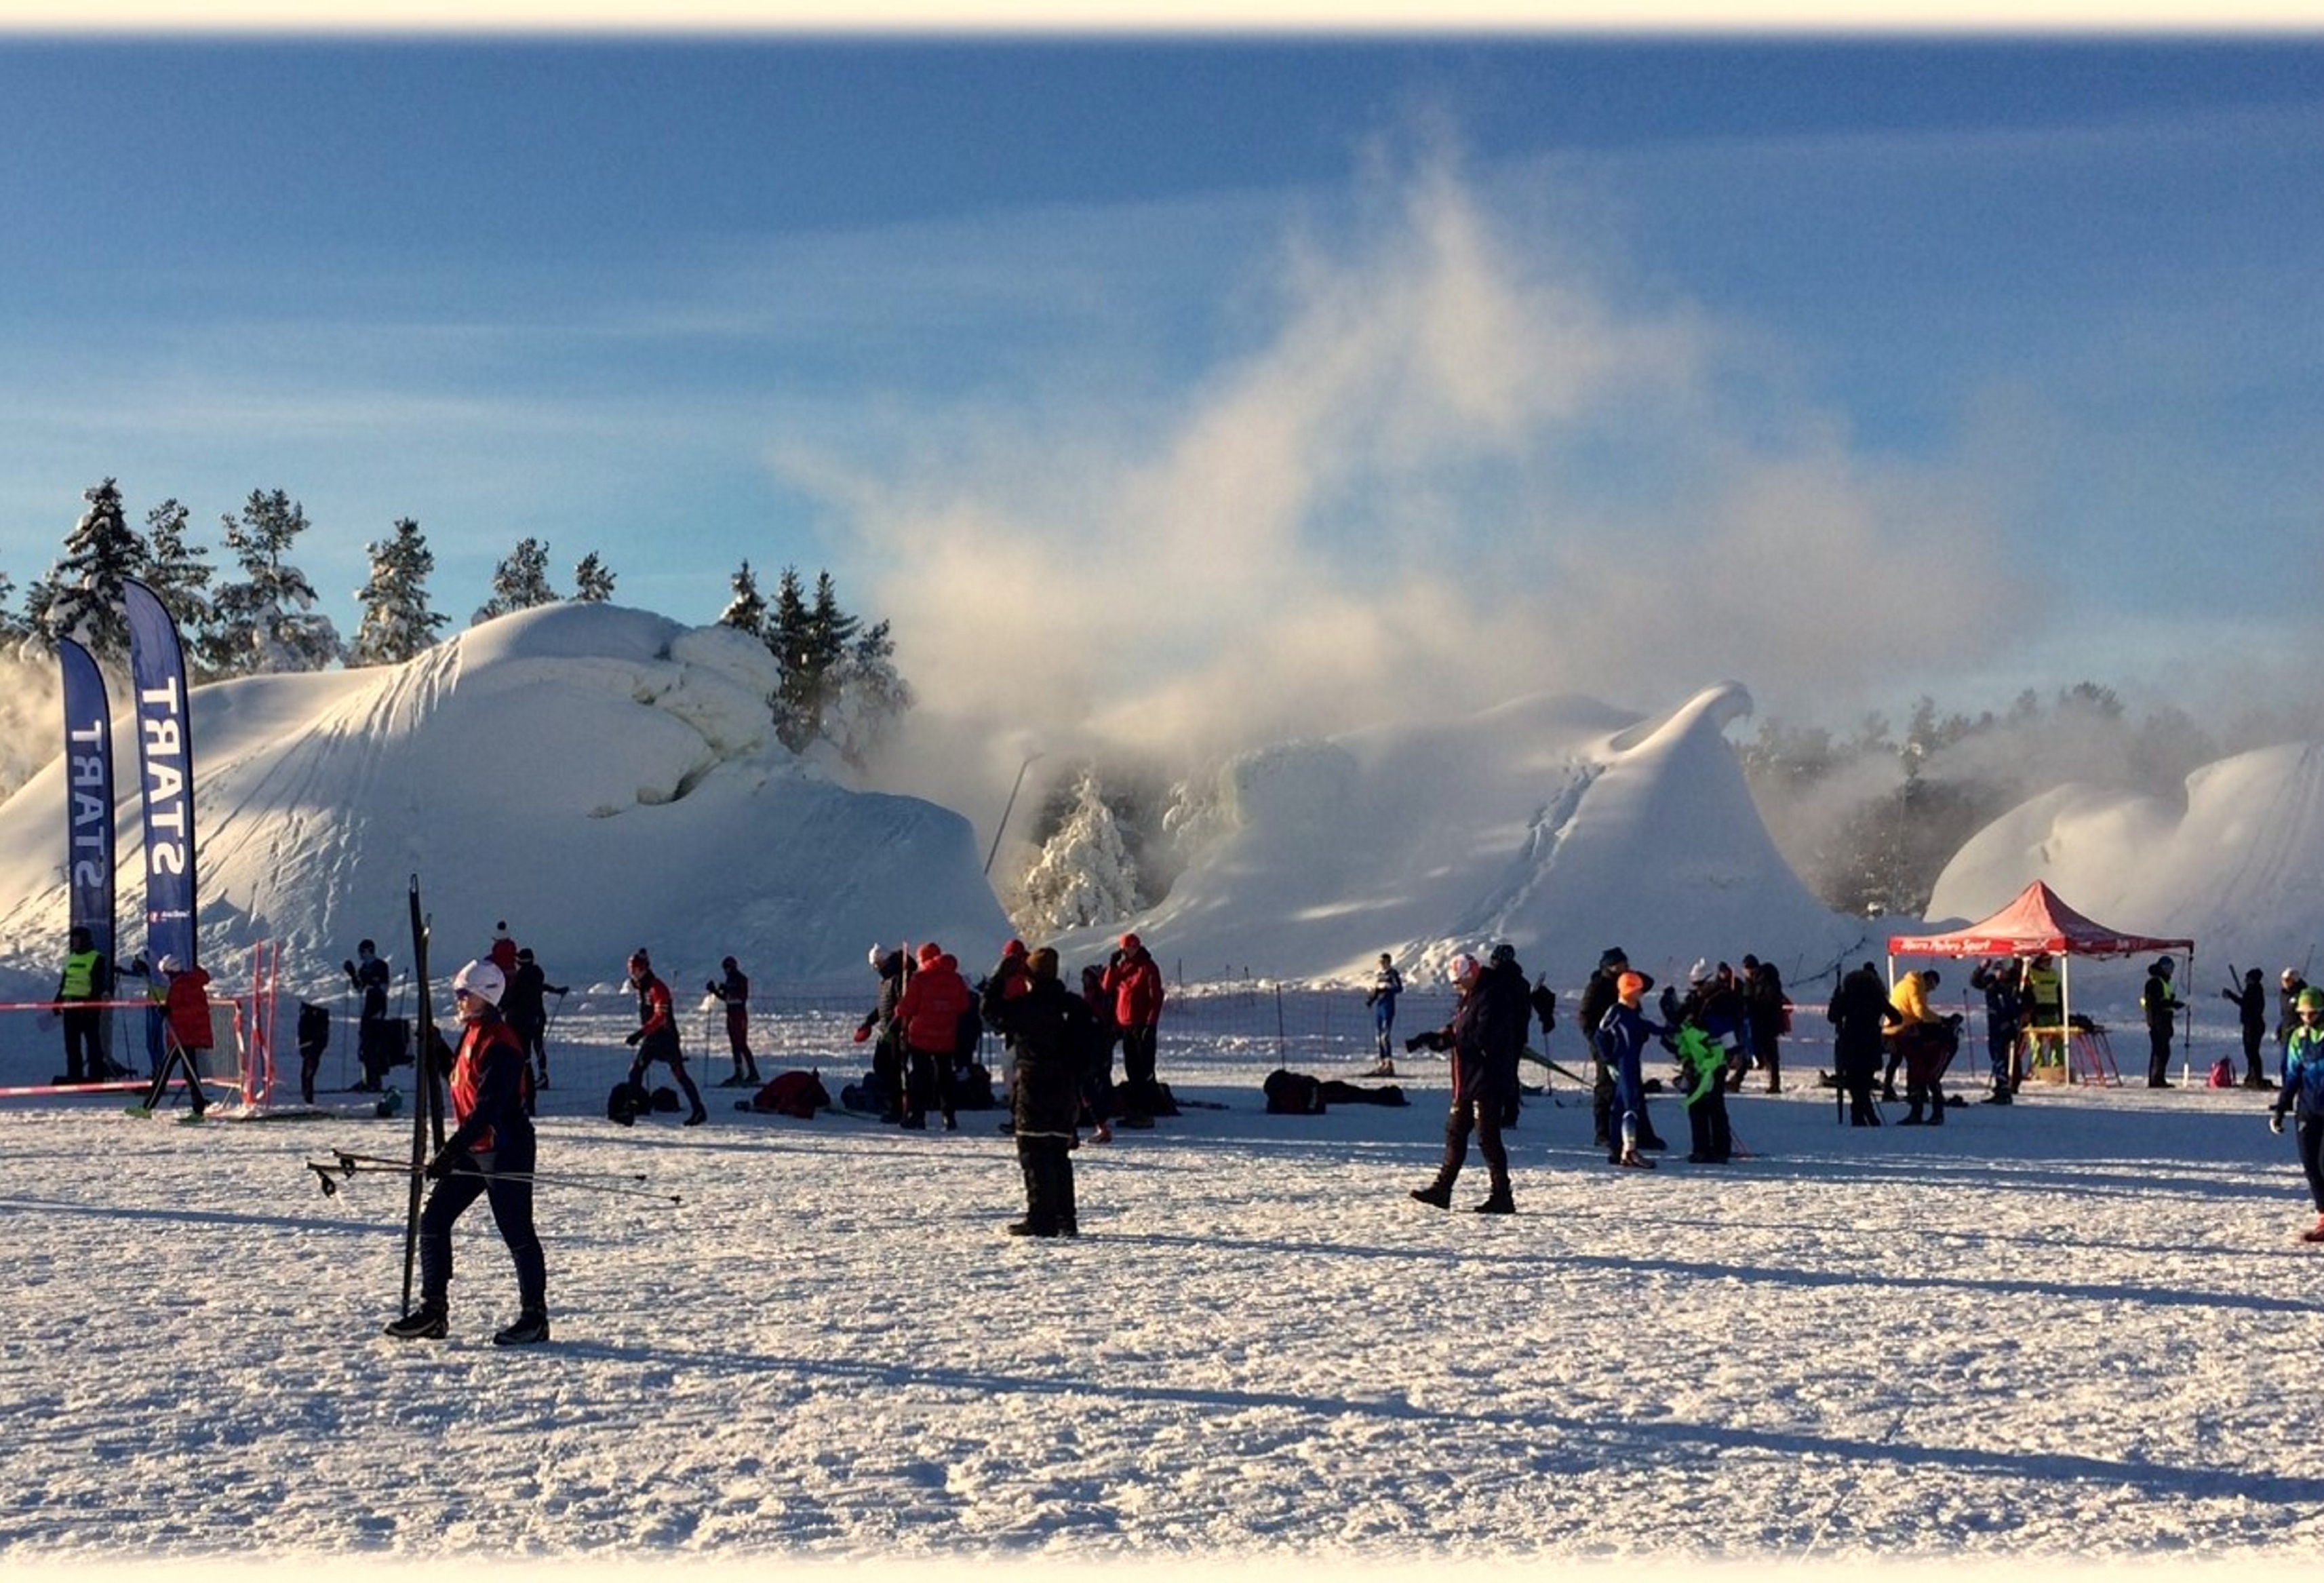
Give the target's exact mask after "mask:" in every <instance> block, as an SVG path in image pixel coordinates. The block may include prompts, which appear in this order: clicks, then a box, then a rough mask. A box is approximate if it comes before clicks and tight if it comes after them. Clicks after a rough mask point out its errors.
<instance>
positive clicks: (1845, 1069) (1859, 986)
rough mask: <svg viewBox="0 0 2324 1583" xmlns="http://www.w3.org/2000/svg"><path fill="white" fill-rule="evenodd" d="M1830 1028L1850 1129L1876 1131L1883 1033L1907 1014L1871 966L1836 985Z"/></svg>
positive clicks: (1828, 1014) (1858, 970) (1832, 1000)
mask: <svg viewBox="0 0 2324 1583" xmlns="http://www.w3.org/2000/svg"><path fill="white" fill-rule="evenodd" d="M1824 1015H1825V1017H1826V1018H1827V1019H1829V1020H1830V1022H1831V1025H1832V1040H1831V1054H1832V1065H1833V1066H1834V1068H1836V1070H1835V1072H1834V1074H1833V1075H1834V1076H1835V1077H1836V1078H1838V1080H1839V1082H1840V1087H1841V1088H1845V1089H1846V1090H1847V1091H1848V1105H1849V1115H1848V1119H1849V1125H1850V1126H1860V1127H1877V1126H1878V1125H1880V1112H1879V1110H1878V1109H1877V1107H1875V1106H1874V1105H1873V1103H1872V1080H1873V1078H1875V1077H1876V1076H1877V1074H1878V1073H1879V1070H1880V1053H1881V1052H1880V1034H1881V1031H1882V1030H1883V1029H1885V1028H1886V1027H1887V1026H1889V1025H1890V1024H1891V1023H1899V1024H1901V1023H1903V1022H1904V1014H1903V1013H1902V1012H1900V1011H1898V1010H1897V1009H1896V1008H1895V1006H1893V1005H1891V1004H1888V990H1887V987H1886V986H1885V985H1883V984H1882V983H1881V982H1880V974H1879V972H1878V970H1877V969H1876V968H1875V967H1873V966H1872V964H1871V963H1869V962H1867V963H1865V964H1864V965H1863V966H1862V967H1858V968H1857V969H1856V970H1855V971H1854V972H1852V973H1850V974H1849V975H1848V976H1847V977H1844V978H1842V979H1841V980H1840V982H1839V983H1838V984H1836V985H1834V986H1832V991H1831V1005H1830V1007H1828V1008H1827V1009H1826V1011H1825V1013H1824Z"/></svg>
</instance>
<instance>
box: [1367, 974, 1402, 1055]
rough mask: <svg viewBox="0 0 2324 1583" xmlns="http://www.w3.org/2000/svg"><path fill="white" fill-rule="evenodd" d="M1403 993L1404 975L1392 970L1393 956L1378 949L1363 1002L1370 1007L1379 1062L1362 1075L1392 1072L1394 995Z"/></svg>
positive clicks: (1394, 1015)
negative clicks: (1376, 965) (1375, 964)
mask: <svg viewBox="0 0 2324 1583" xmlns="http://www.w3.org/2000/svg"><path fill="white" fill-rule="evenodd" d="M1403 993H1404V975H1403V974H1401V973H1399V972H1397V970H1396V958H1393V957H1391V956H1389V955H1388V953H1387V952H1386V951H1382V952H1381V953H1380V956H1379V968H1378V969H1377V970H1375V971H1374V972H1373V974H1372V986H1371V989H1370V990H1369V993H1367V994H1366V995H1365V996H1364V1004H1366V1005H1368V1006H1369V1007H1370V1008H1371V1011H1372V1044H1373V1046H1374V1047H1375V1049H1376V1050H1377V1051H1378V1052H1379V1064H1377V1065H1376V1066H1374V1067H1373V1068H1372V1069H1371V1070H1370V1071H1369V1072H1367V1073H1365V1074H1364V1075H1365V1076H1366V1077H1372V1078H1392V1077H1394V1076H1396V1038H1395V1034H1396V997H1397V995H1402V994H1403Z"/></svg>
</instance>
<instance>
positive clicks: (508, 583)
mask: <svg viewBox="0 0 2324 1583" xmlns="http://www.w3.org/2000/svg"><path fill="white" fill-rule="evenodd" d="M556 603H557V590H556V589H554V588H550V587H549V546H548V544H546V543H545V542H542V541H540V540H539V539H535V538H531V537H530V536H528V537H526V538H523V539H520V540H518V541H517V546H516V548H515V549H513V550H512V551H509V555H508V559H507V560H503V561H502V562H501V563H500V565H498V566H496V567H494V568H493V597H491V598H489V599H487V600H485V601H484V604H483V605H481V606H478V607H477V610H476V613H475V615H474V616H470V617H469V618H468V625H470V626H482V625H484V623H485V622H487V621H490V620H492V619H493V617H494V616H507V615H510V614H512V613H513V612H515V611H518V610H531V609H536V608H538V607H539V606H542V605H554V604H556Z"/></svg>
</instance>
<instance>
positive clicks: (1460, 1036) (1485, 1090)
mask: <svg viewBox="0 0 2324 1583" xmlns="http://www.w3.org/2000/svg"><path fill="white" fill-rule="evenodd" d="M1509 965H1510V966H1511V967H1515V966H1516V963H1515V958H1514V956H1512V958H1511V961H1510V964H1509ZM1452 986H1453V989H1454V992H1455V993H1456V994H1458V995H1460V997H1461V1001H1460V1005H1459V1006H1458V1008H1457V1009H1455V1010H1454V1012H1453V1014H1452V1030H1451V1032H1452V1110H1451V1112H1450V1113H1449V1114H1448V1115H1447V1116H1445V1119H1444V1158H1443V1162H1442V1163H1441V1164H1439V1165H1438V1166H1437V1168H1436V1180H1434V1181H1432V1182H1430V1183H1429V1184H1428V1185H1427V1186H1426V1187H1425V1188H1415V1189H1413V1190H1412V1196H1413V1197H1414V1198H1416V1199H1418V1200H1420V1202H1422V1203H1424V1204H1433V1205H1434V1206H1435V1207H1436V1208H1439V1209H1449V1208H1452V1183H1453V1182H1454V1181H1455V1180H1458V1179H1459V1177H1460V1175H1461V1167H1462V1164H1464V1163H1465V1162H1467V1160H1468V1158H1469V1134H1470V1133H1471V1131H1474V1132H1475V1133H1476V1134H1477V1152H1478V1153H1480V1154H1482V1155H1483V1156H1484V1157H1485V1170H1486V1171H1488V1172H1489V1175H1490V1181H1491V1189H1490V1191H1489V1192H1488V1193H1487V1195H1486V1197H1485V1199H1484V1200H1483V1202H1481V1203H1478V1204H1474V1205H1471V1208H1473V1209H1474V1210H1475V1211H1476V1212H1477V1213H1478V1214H1480V1215H1514V1214H1516V1213H1517V1203H1516V1200H1515V1199H1513V1198H1512V1196H1511V1195H1510V1192H1509V1153H1508V1149H1507V1148H1506V1147H1505V1146H1503V1144H1502V1143H1501V1110H1502V1106H1504V1105H1506V1104H1507V1103H1508V1095H1507V1093H1506V1091H1505V1089H1504V1086H1503V1084H1504V1072H1503V1063H1504V1060H1505V1059H1506V1060H1507V1062H1508V1073H1507V1076H1508V1078H1511V1079H1513V1078H1514V1077H1515V1073H1516V1057H1515V1056H1514V1054H1508V1055H1507V1056H1506V1057H1505V1054H1504V1052H1507V1051H1514V1050H1515V1049H1516V1048H1517V1047H1518V1046H1521V1045H1523V1044H1524V1042H1525V1030H1526V1020H1527V1019H1528V1018H1529V1017H1531V1015H1532V1014H1533V1008H1532V1007H1531V1006H1530V1005H1528V1004H1526V981H1525V974H1524V972H1523V970H1522V969H1519V970H1518V971H1517V972H1516V974H1515V975H1514V977H1512V976H1511V975H1509V974H1506V973H1499V972H1493V971H1489V970H1487V969H1486V968H1484V967H1480V966H1479V965H1478V963H1477V958H1474V957H1472V956H1471V955H1470V954H1469V953H1468V952H1466V951H1463V952H1462V953H1461V954H1460V955H1459V956H1457V957H1455V958H1452ZM1511 986H1514V992H1512V988H1511Z"/></svg>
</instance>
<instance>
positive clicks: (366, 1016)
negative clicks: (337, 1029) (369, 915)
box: [339, 940, 399, 1094]
mask: <svg viewBox="0 0 2324 1583" xmlns="http://www.w3.org/2000/svg"><path fill="white" fill-rule="evenodd" d="M375 949H376V948H374V946H373V944H372V942H371V941H369V940H364V942H363V943H362V944H360V945H358V946H356V947H355V957H354V958H352V959H350V960H348V961H346V962H342V963H340V964H339V966H340V967H342V968H344V969H345V970H346V976H347V982H348V983H349V984H352V985H354V986H355V993H356V994H358V995H362V996H363V1004H362V1006H361V1007H360V1009H358V1010H357V1011H356V1013H355V1060H356V1061H357V1062H358V1063H359V1064H360V1065H361V1066H362V1068H363V1080H362V1081H361V1082H358V1083H357V1084H356V1085H355V1091H356V1092H357V1093H359V1094H376V1093H378V1092H379V1091H380V1090H381V1089H382V1088H384V1087H385V1086H386V1080H387V1069H388V1068H389V1067H391V1066H392V1065H394V1064H395V1060H394V1057H395V1056H396V1055H397V1054H398V1053H399V1052H398V1051H395V1050H394V1049H393V1044H394V1036H393V1034H392V1033H391V1032H389V1030H388V1026H387V986H388V981H389V979H390V978H391V977H392V974H391V973H390V972H389V971H388V966H387V958H385V957H383V956H379V955H376V954H375Z"/></svg>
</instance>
